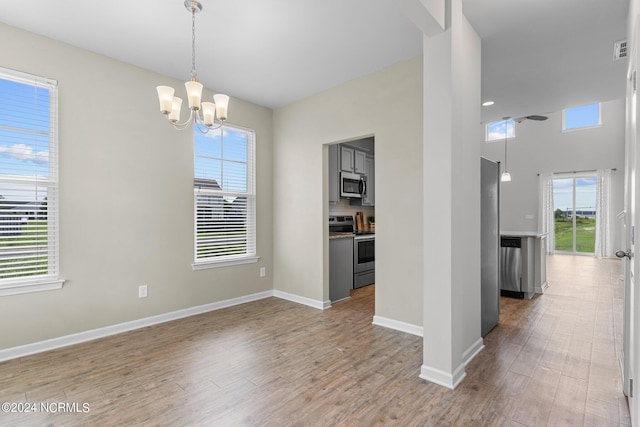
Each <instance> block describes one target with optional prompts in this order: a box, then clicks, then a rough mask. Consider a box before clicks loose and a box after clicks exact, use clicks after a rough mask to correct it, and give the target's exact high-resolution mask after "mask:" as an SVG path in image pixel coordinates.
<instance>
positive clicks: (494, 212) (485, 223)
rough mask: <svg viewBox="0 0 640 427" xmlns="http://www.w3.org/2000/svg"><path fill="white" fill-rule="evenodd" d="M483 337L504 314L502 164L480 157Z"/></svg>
mask: <svg viewBox="0 0 640 427" xmlns="http://www.w3.org/2000/svg"><path fill="white" fill-rule="evenodd" d="M480 162H481V164H480V187H481V202H480V204H481V208H480V224H481V234H480V240H481V246H480V247H481V251H482V252H481V260H482V261H481V266H482V268H481V280H480V295H481V298H480V300H481V310H482V325H481V331H482V336H483V337H485V336H487V334H488V333H489V332H490V331H491V330H492V329H493V328H494V327H495V326H496V325H497V324H498V318H499V316H500V163H499V162H493V161H491V160H488V159H485V158H480Z"/></svg>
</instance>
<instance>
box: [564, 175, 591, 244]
mask: <svg viewBox="0 0 640 427" xmlns="http://www.w3.org/2000/svg"><path fill="white" fill-rule="evenodd" d="M596 183H597V178H596V176H594V175H592V174H580V175H578V176H571V177H568V176H567V177H564V176H562V177H560V178H554V179H553V211H554V215H553V216H554V233H555V250H556V251H557V252H570V253H589V254H593V253H594V251H595V241H596Z"/></svg>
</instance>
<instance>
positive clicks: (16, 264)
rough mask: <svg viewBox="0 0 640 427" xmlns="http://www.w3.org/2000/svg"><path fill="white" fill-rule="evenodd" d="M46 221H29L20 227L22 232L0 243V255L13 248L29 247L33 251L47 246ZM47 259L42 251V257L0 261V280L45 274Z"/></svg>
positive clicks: (45, 253) (46, 255)
mask: <svg viewBox="0 0 640 427" xmlns="http://www.w3.org/2000/svg"><path fill="white" fill-rule="evenodd" d="M47 237H48V236H47V223H46V221H31V222H30V223H29V224H28V225H27V226H25V227H22V232H20V233H19V234H16V235H15V236H11V237H8V238H6V239H4V240H2V241H0V253H2V251H3V250H7V251H8V250H11V248H12V247H15V246H29V247H32V248H33V250H34V251H35V250H36V249H37V248H43V247H46V245H47ZM48 262H49V257H48V254H47V251H46V250H44V251H43V252H42V255H38V256H37V257H33V258H13V259H0V279H8V278H12V277H13V278H16V277H25V276H35V275H41V274H46V273H47V270H48V269H47V265H48Z"/></svg>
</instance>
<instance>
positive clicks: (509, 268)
mask: <svg viewBox="0 0 640 427" xmlns="http://www.w3.org/2000/svg"><path fill="white" fill-rule="evenodd" d="M500 261H501V262H500V295H502V296H507V297H515V298H524V292H523V291H522V238H521V237H512V236H503V237H501V238H500Z"/></svg>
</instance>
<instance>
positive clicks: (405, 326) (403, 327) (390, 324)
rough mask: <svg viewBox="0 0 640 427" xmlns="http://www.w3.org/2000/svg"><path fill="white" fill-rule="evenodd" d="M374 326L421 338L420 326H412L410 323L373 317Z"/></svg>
mask: <svg viewBox="0 0 640 427" xmlns="http://www.w3.org/2000/svg"><path fill="white" fill-rule="evenodd" d="M372 323H373V324H374V325H377V326H383V327H385V328H389V329H395V330H396V331H400V332H405V333H407V334H411V335H417V336H419V337H422V334H423V329H422V326H418V325H412V324H411V323H405V322H401V321H399V320H394V319H389V318H387V317H382V316H377V315H376V316H373V322H372Z"/></svg>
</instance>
